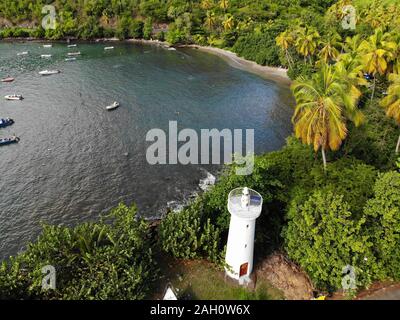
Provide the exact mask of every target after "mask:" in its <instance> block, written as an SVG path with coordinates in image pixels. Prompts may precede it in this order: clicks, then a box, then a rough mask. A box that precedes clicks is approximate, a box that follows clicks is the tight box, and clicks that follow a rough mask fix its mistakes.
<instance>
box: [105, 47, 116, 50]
mask: <svg viewBox="0 0 400 320" xmlns="http://www.w3.org/2000/svg"><path fill="white" fill-rule="evenodd" d="M112 49H114V47H105V48H104V50H112Z"/></svg>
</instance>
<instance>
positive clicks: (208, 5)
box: [200, 0, 214, 10]
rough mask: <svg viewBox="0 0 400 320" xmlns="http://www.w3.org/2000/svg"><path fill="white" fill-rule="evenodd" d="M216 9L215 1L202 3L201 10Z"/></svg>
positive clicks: (210, 0)
mask: <svg viewBox="0 0 400 320" xmlns="http://www.w3.org/2000/svg"><path fill="white" fill-rule="evenodd" d="M213 7H214V1H213V0H202V1H201V3H200V8H202V9H204V10H210V9H212V8H213Z"/></svg>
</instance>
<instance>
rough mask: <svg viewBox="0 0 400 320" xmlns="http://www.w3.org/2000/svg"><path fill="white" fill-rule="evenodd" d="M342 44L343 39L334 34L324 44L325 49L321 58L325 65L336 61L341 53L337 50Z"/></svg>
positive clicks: (321, 52) (322, 50)
mask: <svg viewBox="0 0 400 320" xmlns="http://www.w3.org/2000/svg"><path fill="white" fill-rule="evenodd" d="M341 42H342V37H341V36H340V35H339V34H337V33H334V34H332V35H331V36H330V37H329V38H328V40H326V41H324V42H322V44H323V47H322V49H321V50H320V52H319V54H318V55H319V57H320V59H321V60H322V61H323V62H324V63H329V62H331V61H336V59H337V57H338V56H339V54H340V52H339V50H338V49H337V48H338V47H339V46H340V44H341Z"/></svg>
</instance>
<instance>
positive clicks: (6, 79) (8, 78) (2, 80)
mask: <svg viewBox="0 0 400 320" xmlns="http://www.w3.org/2000/svg"><path fill="white" fill-rule="evenodd" d="M14 80H15V78H13V77H6V78H3V79H1V82H13V81H14Z"/></svg>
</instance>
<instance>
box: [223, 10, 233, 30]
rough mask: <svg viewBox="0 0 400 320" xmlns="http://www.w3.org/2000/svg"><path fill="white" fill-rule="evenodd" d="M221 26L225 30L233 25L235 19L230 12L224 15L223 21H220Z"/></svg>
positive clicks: (230, 28)
mask: <svg viewBox="0 0 400 320" xmlns="http://www.w3.org/2000/svg"><path fill="white" fill-rule="evenodd" d="M222 26H223V27H224V30H225V31H230V30H232V29H233V27H234V26H235V21H234V20H233V16H232V15H231V14H227V15H226V16H225V19H224V21H223V22H222Z"/></svg>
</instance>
